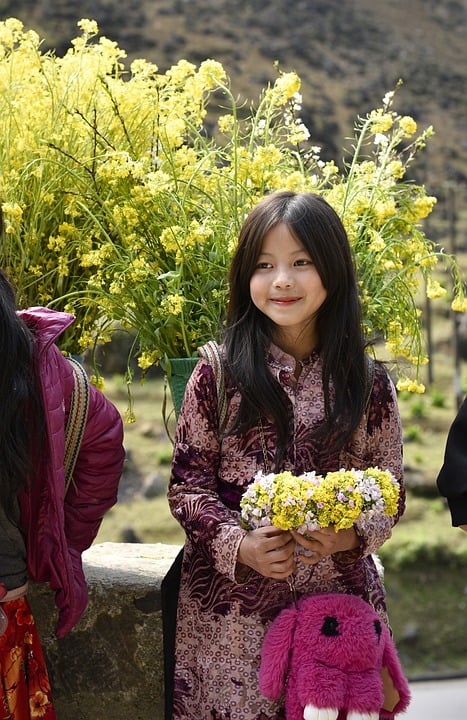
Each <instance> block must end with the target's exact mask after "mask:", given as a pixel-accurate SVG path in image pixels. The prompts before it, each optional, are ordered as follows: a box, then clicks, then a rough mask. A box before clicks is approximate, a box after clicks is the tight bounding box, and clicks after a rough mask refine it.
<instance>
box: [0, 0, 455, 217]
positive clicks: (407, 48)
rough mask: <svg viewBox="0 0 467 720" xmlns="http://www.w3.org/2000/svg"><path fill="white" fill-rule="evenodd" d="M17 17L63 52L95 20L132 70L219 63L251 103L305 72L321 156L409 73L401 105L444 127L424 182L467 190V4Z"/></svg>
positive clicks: (233, 2) (236, 4)
mask: <svg viewBox="0 0 467 720" xmlns="http://www.w3.org/2000/svg"><path fill="white" fill-rule="evenodd" d="M9 16H14V17H18V18H20V19H21V20H22V21H23V22H24V23H25V26H26V28H32V29H34V30H36V31H37V32H38V33H39V35H40V36H41V37H43V38H44V47H46V48H53V49H55V50H56V52H57V53H58V54H62V53H63V52H64V51H66V49H67V47H68V46H69V42H70V40H71V38H73V37H75V36H76V34H77V33H78V30H77V27H76V23H77V21H78V20H79V19H80V18H82V17H87V18H91V19H95V20H96V21H97V22H98V24H99V27H100V31H101V34H102V35H106V36H107V37H109V38H110V39H112V40H114V41H116V42H117V43H118V44H119V46H120V47H121V48H122V49H123V50H125V51H126V53H127V56H128V59H127V61H126V64H127V65H128V63H129V61H131V59H134V58H135V57H143V58H145V59H146V60H149V61H152V62H154V63H155V64H157V65H158V67H159V68H160V70H165V69H166V68H167V67H169V66H170V65H171V64H173V63H175V62H177V61H178V60H179V59H181V58H186V59H187V60H190V61H192V62H194V63H195V64H198V63H199V62H200V61H201V60H203V59H205V58H207V57H212V58H215V59H216V60H219V61H220V62H222V63H223V65H224V67H225V69H226V71H227V72H228V74H229V76H230V78H231V81H232V86H233V90H234V92H235V93H236V94H239V95H240V97H242V98H245V99H248V100H254V99H255V98H256V97H257V96H258V92H259V91H260V89H261V88H262V87H264V85H265V84H266V83H267V82H269V81H273V80H274V79H275V76H276V71H275V69H274V62H275V61H278V62H279V64H280V67H281V68H282V69H284V70H292V69H294V70H296V71H297V72H298V74H299V75H300V77H301V79H302V94H303V112H302V117H303V119H304V121H305V123H306V124H307V125H308V127H309V129H310V130H311V133H312V137H313V140H314V141H315V142H316V144H321V145H323V146H324V149H325V152H324V155H325V156H326V157H330V156H331V157H333V158H334V159H335V160H336V161H338V162H339V161H340V160H341V158H342V150H343V145H344V143H345V138H349V137H350V136H351V134H352V128H353V122H354V119H355V118H356V116H357V115H359V114H360V115H363V114H364V113H365V112H366V111H367V110H369V109H371V108H372V107H376V106H378V105H379V104H380V102H381V98H382V97H383V95H384V94H385V93H386V92H387V91H388V90H391V89H392V88H393V87H394V85H395V83H396V82H397V80H398V79H399V78H402V79H403V80H404V84H403V86H402V88H401V90H400V91H399V100H398V103H397V107H398V109H400V110H401V112H403V113H404V114H410V115H412V116H413V117H415V118H416V119H417V121H418V122H419V124H420V126H421V127H423V126H425V125H430V124H432V125H433V126H434V127H435V130H436V132H437V134H436V136H435V138H434V139H433V140H432V141H431V142H430V147H429V150H428V151H427V152H426V153H424V158H423V159H422V160H421V161H419V162H418V164H417V166H416V172H417V175H418V177H417V179H418V180H422V181H423V182H425V183H426V184H427V185H428V187H429V190H430V192H432V193H433V194H435V195H437V196H438V198H439V199H440V200H442V199H443V197H444V196H445V195H446V193H447V188H448V183H450V184H451V185H452V183H453V182H454V183H456V187H457V192H458V193H464V194H465V188H464V183H465V179H466V177H467V130H466V126H465V117H466V115H467V93H466V92H465V90H466V87H467V43H465V35H466V31H467V2H466V1H465V0H440V1H437V2H435V1H434V0H411V1H410V3H407V2H406V0H387V1H386V2H374V0H346V2H341V0H298V1H297V2H295V3H289V2H286V1H285V0H270V2H269V3H263V2H260V0H128V2H125V3H115V2H114V1H113V0H80V2H79V3H78V2H76V1H74V0H55V1H54V2H53V3H51V2H49V1H48V0H16V1H15V2H8V1H5V0H0V18H2V19H4V18H6V17H9ZM421 163H422V164H424V165H425V167H423V166H422V164H421ZM439 207H440V209H439V210H438V212H441V213H442V212H443V210H442V203H441V204H440V206H439Z"/></svg>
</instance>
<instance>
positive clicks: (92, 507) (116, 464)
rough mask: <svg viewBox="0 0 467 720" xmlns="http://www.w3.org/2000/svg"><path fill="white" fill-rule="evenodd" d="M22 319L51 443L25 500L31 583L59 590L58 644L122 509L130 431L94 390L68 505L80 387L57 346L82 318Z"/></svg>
mask: <svg viewBox="0 0 467 720" xmlns="http://www.w3.org/2000/svg"><path fill="white" fill-rule="evenodd" d="M18 314H19V316H20V317H21V318H22V319H23V320H24V321H25V322H26V324H27V325H28V327H29V328H30V329H31V330H32V331H33V333H34V335H35V338H36V355H35V363H36V370H37V372H38V373H39V376H40V385H41V391H42V402H43V405H44V412H45V423H46V437H47V439H46V443H45V445H46V446H45V448H43V453H42V458H41V462H40V463H38V464H37V466H36V472H35V474H34V477H33V478H32V481H31V483H30V486H29V487H28V488H27V490H26V491H24V492H23V494H22V496H21V498H20V503H21V518H22V523H23V527H24V530H25V534H26V542H27V555H28V575H29V577H30V578H31V580H34V581H46V582H48V583H49V584H50V587H51V588H52V589H53V590H55V604H56V606H57V608H58V609H59V618H58V624H57V636H58V637H63V635H65V634H66V633H67V632H69V631H70V630H71V629H72V628H73V627H74V625H75V624H76V623H77V622H78V620H79V619H80V617H81V615H82V614H83V612H84V610H85V608H86V605H87V601H88V592H87V586H86V579H85V577H84V573H83V567H82V562H81V553H82V552H83V550H86V549H87V548H88V547H89V546H90V545H91V544H92V542H93V540H94V538H95V537H96V535H97V532H98V530H99V526H100V524H101V521H102V518H103V516H104V514H105V512H106V511H107V510H109V508H111V507H112V506H113V505H114V504H115V503H116V501H117V491H118V483H119V480H120V476H121V472H122V467H123V461H124V456H125V452H124V449H123V444H122V443H123V423H122V419H121V417H120V414H119V412H118V411H117V409H116V408H115V407H114V405H113V404H112V403H111V402H110V401H109V400H107V398H106V397H105V396H104V395H103V393H101V392H100V391H99V390H97V389H96V388H95V387H94V386H92V385H91V386H90V400H89V412H88V419H87V423H86V429H85V432H84V436H83V440H82V443H81V447H80V452H79V455H78V459H77V462H76V466H75V470H74V474H73V482H72V483H71V485H70V488H69V491H68V493H67V496H66V500H65V498H64V490H65V472H64V467H63V463H64V452H65V425H66V420H67V417H68V412H69V407H70V401H71V394H72V392H73V387H74V379H73V370H72V367H71V364H70V363H69V362H68V360H67V359H66V358H65V357H64V356H63V355H62V353H61V352H60V350H59V349H58V347H57V346H56V345H55V340H56V339H57V337H58V336H59V335H60V334H61V333H62V332H63V331H64V330H65V329H66V328H67V327H68V326H69V325H71V323H72V322H73V320H74V318H73V316H72V315H69V314H67V313H62V312H56V311H54V310H50V309H48V308H43V307H34V308H28V309H27V310H22V311H20V312H19V313H18Z"/></svg>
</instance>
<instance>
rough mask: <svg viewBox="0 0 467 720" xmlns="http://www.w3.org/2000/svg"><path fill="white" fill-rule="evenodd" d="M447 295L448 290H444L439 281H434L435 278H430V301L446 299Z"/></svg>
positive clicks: (428, 292)
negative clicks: (440, 298)
mask: <svg viewBox="0 0 467 720" xmlns="http://www.w3.org/2000/svg"><path fill="white" fill-rule="evenodd" d="M446 293H447V290H446V289H445V288H443V286H442V285H440V283H439V282H438V281H437V280H434V279H433V278H431V277H430V278H428V280H427V285H426V296H427V297H428V298H430V300H434V299H435V298H439V297H444V296H445V295H446Z"/></svg>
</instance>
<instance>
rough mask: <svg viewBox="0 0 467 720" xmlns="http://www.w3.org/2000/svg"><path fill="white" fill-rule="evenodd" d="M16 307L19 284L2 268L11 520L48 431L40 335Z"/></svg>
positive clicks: (2, 369) (3, 423)
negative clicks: (38, 364) (36, 356)
mask: <svg viewBox="0 0 467 720" xmlns="http://www.w3.org/2000/svg"><path fill="white" fill-rule="evenodd" d="M16 308H17V306H16V296H15V291H14V289H13V286H12V285H11V283H10V282H9V280H8V278H7V276H6V275H5V273H4V272H3V271H1V270H0V504H1V506H2V508H3V510H4V511H5V513H6V514H7V515H8V516H9V517H11V515H12V512H13V508H14V503H15V499H16V497H17V495H18V493H19V491H20V490H21V488H23V487H24V486H25V484H26V483H27V481H28V478H29V475H30V472H31V469H32V467H33V463H34V452H35V451H36V450H37V449H38V447H39V444H40V436H41V433H42V407H41V403H40V400H39V394H38V390H37V386H36V385H37V384H36V381H35V375H34V361H33V347H34V336H33V334H32V333H31V331H30V330H29V329H28V327H27V326H26V324H25V323H24V322H23V321H22V320H21V318H20V317H19V316H18V315H17V312H16Z"/></svg>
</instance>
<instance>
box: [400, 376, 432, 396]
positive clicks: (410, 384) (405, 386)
mask: <svg viewBox="0 0 467 720" xmlns="http://www.w3.org/2000/svg"><path fill="white" fill-rule="evenodd" d="M396 388H397V389H398V390H399V392H404V391H406V392H410V393H418V394H420V395H423V393H424V392H425V385H423V383H417V382H415V381H414V380H410V378H401V379H400V380H398V382H397V384H396Z"/></svg>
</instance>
